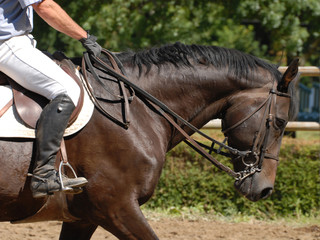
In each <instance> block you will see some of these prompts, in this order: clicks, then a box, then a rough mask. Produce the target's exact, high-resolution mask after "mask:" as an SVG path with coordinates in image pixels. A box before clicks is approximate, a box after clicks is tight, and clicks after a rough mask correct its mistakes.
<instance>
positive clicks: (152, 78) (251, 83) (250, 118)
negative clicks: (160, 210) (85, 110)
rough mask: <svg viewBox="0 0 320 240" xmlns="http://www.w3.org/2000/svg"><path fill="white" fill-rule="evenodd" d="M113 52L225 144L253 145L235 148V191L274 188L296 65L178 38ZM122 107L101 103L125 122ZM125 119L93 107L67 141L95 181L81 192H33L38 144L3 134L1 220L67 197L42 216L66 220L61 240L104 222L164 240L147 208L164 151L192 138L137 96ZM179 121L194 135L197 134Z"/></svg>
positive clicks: (82, 239) (80, 168) (264, 192)
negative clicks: (211, 126) (215, 123)
mask: <svg viewBox="0 0 320 240" xmlns="http://www.w3.org/2000/svg"><path fill="white" fill-rule="evenodd" d="M116 56H117V58H118V59H119V60H120V61H121V63H122V65H123V68H124V70H125V72H126V75H127V78H128V79H129V80H130V82H132V83H134V84H135V85H136V86H139V87H140V88H141V89H143V90H144V91H146V92H147V93H149V94H150V95H152V96H154V97H155V98H156V99H158V100H160V101H161V102H163V103H164V104H165V105H166V106H167V107H168V108H170V109H171V110H172V111H174V112H175V113H177V114H178V115H179V116H181V117H182V118H183V119H185V120H186V121H188V122H190V123H191V124H192V125H193V126H195V127H196V128H201V127H202V126H204V125H205V124H206V123H207V122H208V121H210V120H212V119H216V118H221V119H222V123H223V131H224V133H225V135H226V136H227V137H228V146H230V147H231V148H235V149H238V150H239V152H241V151H246V154H245V155H241V156H239V155H236V154H232V163H233V166H234V171H235V172H236V173H237V175H236V179H235V184H234V186H235V187H236V189H237V190H238V191H239V192H240V193H241V194H242V195H244V196H245V197H246V198H248V199H249V200H251V201H258V200H259V199H264V198H267V197H268V196H269V195H270V194H271V193H272V190H273V188H274V182H275V177H276V170H277V165H278V155H279V149H280V145H281V139H282V136H283V132H284V129H285V126H286V123H287V122H288V120H289V119H290V116H291V115H294V112H295V111H294V109H295V106H296V100H295V98H294V95H295V90H294V89H295V87H294V84H293V82H294V81H293V80H294V79H295V78H296V75H297V72H298V64H297V61H294V62H293V63H292V64H290V66H289V67H288V69H287V71H286V72H285V73H284V74H283V75H282V74H281V73H280V72H279V71H278V69H277V66H276V65H274V64H271V63H269V62H267V61H264V60H261V59H259V58H257V57H254V56H252V55H249V54H246V53H243V52H240V51H237V50H234V49H227V48H222V47H216V46H203V45H195V44H193V45H184V44H182V43H179V42H178V43H174V44H168V45H164V46H160V47H154V48H151V49H145V50H141V51H137V52H134V51H126V52H120V53H117V54H116ZM78 61H80V58H79V59H74V62H78ZM99 74H100V76H101V77H102V78H103V79H109V80H110V81H109V82H110V83H107V86H108V87H109V90H110V92H112V93H119V92H120V91H121V90H119V84H118V83H117V82H116V81H114V79H113V78H110V77H109V76H107V75H105V76H103V72H101V71H100V73H99ZM92 88H94V90H95V91H96V92H97V94H98V95H100V96H99V97H101V98H103V97H105V99H109V98H112V97H113V96H114V94H112V95H110V94H109V95H108V94H106V93H104V92H103V91H102V90H101V86H99V85H93V86H92ZM129 88H130V87H128V86H127V89H129ZM127 89H126V91H129V90H127ZM105 95H108V97H106V96H105ZM113 100H114V101H113ZM120 102H121V101H120ZM118 104H120V105H121V103H119V101H116V100H115V99H111V100H110V99H109V100H108V101H107V100H105V104H104V106H105V109H106V110H107V111H108V113H110V114H112V115H113V116H115V117H116V118H118V119H122V118H123V109H122V108H121V107H119V105H118ZM128 117H130V126H129V127H128V128H126V127H123V126H120V125H119V124H117V123H115V122H114V121H111V120H110V119H108V118H107V117H105V115H104V114H103V113H102V112H101V111H100V110H99V109H97V108H95V110H94V112H93V115H92V117H91V119H90V121H89V122H88V124H87V125H86V126H85V127H84V128H83V129H82V130H81V131H79V132H77V133H75V134H74V135H72V136H69V137H66V139H65V144H66V148H67V150H68V160H69V162H70V164H71V165H72V166H73V167H74V170H75V171H76V173H77V175H79V176H84V177H85V178H87V179H88V184H87V185H86V186H85V187H84V189H83V192H82V193H81V194H76V195H69V194H67V195H65V194H62V193H57V194H54V195H52V196H49V197H45V198H41V199H34V198H32V194H31V191H30V189H29V185H30V177H29V176H28V172H31V169H32V165H33V163H34V152H35V150H34V147H33V140H32V139H23V138H22V139H13V138H4V139H0V149H1V151H0V164H1V166H2V167H1V170H0V221H11V222H19V220H21V219H27V218H28V217H29V216H32V215H34V214H35V213H36V212H38V211H39V210H40V209H42V210H43V209H44V210H46V203H47V202H48V201H51V202H56V203H61V202H63V201H64V203H65V205H63V204H60V205H59V204H58V206H60V207H61V206H64V211H63V212H64V214H61V213H60V211H56V210H48V211H47V212H46V213H45V214H42V216H41V217H40V218H38V219H37V221H48V220H59V221H63V224H62V229H61V233H60V239H61V240H67V239H68V240H72V239H77V240H88V239H90V238H91V236H92V235H93V233H94V232H95V230H96V228H97V227H98V226H101V227H102V228H104V229H105V230H107V231H109V232H110V233H112V234H113V235H114V236H116V237H117V238H119V239H146V240H147V239H148V240H149V239H158V237H157V235H156V233H155V232H154V231H153V229H152V228H151V226H150V225H149V224H148V222H147V220H146V218H145V216H144V215H143V213H142V211H141V209H140V206H141V205H143V204H144V203H146V202H147V201H148V200H149V199H150V197H151V196H152V194H153V192H154V190H155V188H156V186H157V183H158V181H159V178H160V175H161V170H162V168H163V166H164V163H165V158H166V153H167V152H168V151H170V149H172V148H173V147H174V146H176V145H177V144H179V143H180V142H181V141H183V140H184V139H185V136H184V135H183V134H181V133H180V132H179V131H176V130H175V128H174V127H173V126H172V124H171V123H170V122H168V120H167V119H165V118H164V117H163V115H161V114H160V113H159V111H158V110H157V109H156V108H155V107H154V105H153V104H152V103H150V101H149V100H148V99H146V98H145V97H144V96H143V95H142V94H141V93H139V92H137V93H136V94H135V97H134V98H133V99H131V101H130V113H129V116H128ZM176 122H177V123H178V125H180V127H181V128H183V129H185V131H186V132H187V133H188V134H192V133H193V132H194V130H193V129H190V128H187V127H185V125H184V124H182V123H180V122H179V121H176ZM247 150H249V151H247ZM258 165H259V167H258ZM248 171H249V173H246V172H248ZM239 172H241V173H242V174H239ZM65 213H67V214H65ZM62 215H63V216H62ZM67 215H69V216H72V217H71V218H68V217H67Z"/></svg>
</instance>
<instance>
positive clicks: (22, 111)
mask: <svg viewBox="0 0 320 240" xmlns="http://www.w3.org/2000/svg"><path fill="white" fill-rule="evenodd" d="M53 57H54V59H53V60H55V59H56V60H55V61H56V63H57V64H58V65H59V66H60V67H61V68H62V69H63V70H64V71H65V72H66V73H67V74H68V75H69V76H70V77H71V78H72V79H73V80H74V81H75V82H76V83H77V85H78V86H79V87H80V97H79V101H78V104H77V106H76V108H75V110H74V111H73V113H72V115H71V117H70V120H69V126H70V125H71V124H72V123H73V122H74V121H75V120H76V119H77V117H78V115H79V113H80V111H81V108H82V106H83V99H84V89H83V86H82V82H81V80H80V79H79V77H78V76H77V75H76V73H75V70H76V67H75V66H74V64H73V63H72V61H71V60H70V59H68V58H67V57H66V56H65V55H64V54H63V53H61V52H56V53H55V54H54V55H53ZM7 80H8V81H9V83H10V85H11V87H12V90H13V96H14V106H15V108H16V111H17V114H18V115H19V117H20V118H21V120H22V121H23V122H24V123H25V124H26V126H28V127H30V128H33V129H35V128H36V124H37V121H38V119H39V117H40V114H41V112H42V109H43V108H44V107H45V106H46V105H47V103H48V102H49V101H48V99H46V98H45V97H43V96H41V95H39V94H36V93H34V92H31V91H29V90H27V89H25V88H23V87H22V86H20V85H19V84H18V83H16V82H15V81H14V80H12V79H10V78H9V77H7Z"/></svg>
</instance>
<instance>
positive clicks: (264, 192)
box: [260, 187, 273, 199]
mask: <svg viewBox="0 0 320 240" xmlns="http://www.w3.org/2000/svg"><path fill="white" fill-rule="evenodd" d="M272 190H273V188H272V187H268V188H265V189H263V190H262V191H261V195H260V198H261V199H266V198H268V197H269V196H270V195H271V193H272Z"/></svg>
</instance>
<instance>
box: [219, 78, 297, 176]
mask: <svg viewBox="0 0 320 240" xmlns="http://www.w3.org/2000/svg"><path fill="white" fill-rule="evenodd" d="M277 96H281V97H287V98H291V96H290V95H289V94H286V93H282V92H279V91H278V90H276V84H275V82H274V83H273V86H272V89H271V90H270V91H269V94H268V97H267V98H266V99H265V100H264V101H263V102H262V103H261V104H260V105H259V106H258V107H257V108H256V109H255V110H254V111H253V112H252V113H250V114H249V115H248V116H246V117H245V118H243V119H242V120H240V121H238V122H237V123H235V124H234V125H232V126H231V127H228V128H227V129H223V130H222V132H223V133H224V134H225V135H227V133H228V132H230V131H231V130H233V129H235V128H237V127H238V126H240V125H241V124H243V123H244V122H245V121H247V120H248V119H250V118H251V117H252V116H253V115H254V114H255V113H257V112H258V111H260V110H261V109H262V108H263V107H265V110H264V113H263V117H262V121H261V123H260V127H259V131H258V132H256V135H255V137H254V140H253V145H252V147H251V149H250V150H248V151H246V155H245V156H241V155H238V154H235V155H234V156H233V161H236V160H237V159H239V158H240V159H241V162H242V164H243V165H244V166H245V170H243V171H240V172H237V173H238V174H239V177H238V178H236V180H238V181H243V180H244V179H245V178H247V177H249V176H250V175H253V174H254V173H256V172H260V171H261V167H262V164H263V159H264V158H269V159H274V160H276V161H279V159H278V157H277V156H275V155H273V154H270V153H268V149H269V147H270V146H271V145H272V144H273V142H272V143H271V144H269V145H267V144H268V142H269V138H270V128H271V124H272V122H273V121H274V120H275V119H274V118H275V114H274V111H275V105H276V97H277ZM264 120H265V122H264ZM263 126H265V131H264V130H263ZM263 132H264V134H263ZM248 157H250V159H252V158H253V159H254V160H255V161H254V162H250V163H249V162H246V158H248Z"/></svg>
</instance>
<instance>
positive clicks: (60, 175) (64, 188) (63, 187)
mask: <svg viewBox="0 0 320 240" xmlns="http://www.w3.org/2000/svg"><path fill="white" fill-rule="evenodd" d="M65 166H67V167H68V168H70V169H71V171H72V173H73V175H74V177H75V178H78V176H77V174H76V172H75V171H74V169H73V168H72V166H71V165H70V164H69V162H63V161H61V162H60V164H59V171H58V173H59V179H60V185H61V190H62V191H73V190H74V189H73V188H72V187H65V186H64V184H63V180H62V168H63V169H64V167H65Z"/></svg>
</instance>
